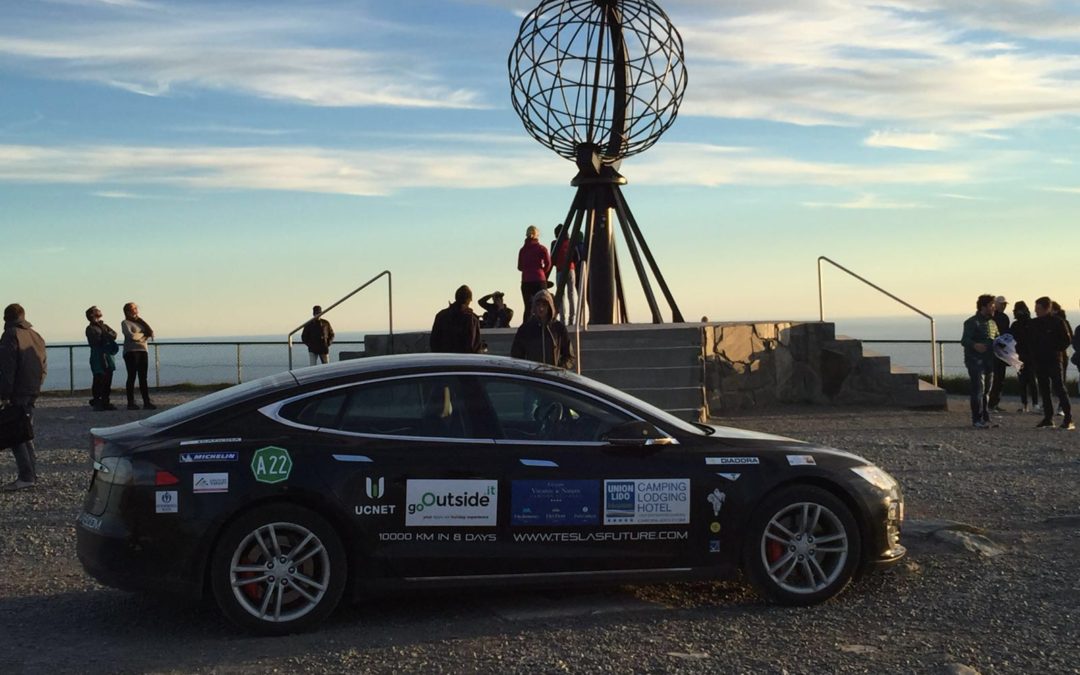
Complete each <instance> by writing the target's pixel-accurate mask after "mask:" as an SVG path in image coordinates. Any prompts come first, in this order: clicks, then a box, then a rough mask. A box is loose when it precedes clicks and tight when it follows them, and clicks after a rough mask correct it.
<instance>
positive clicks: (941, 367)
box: [938, 342, 945, 378]
mask: <svg viewBox="0 0 1080 675" xmlns="http://www.w3.org/2000/svg"><path fill="white" fill-rule="evenodd" d="M938 377H939V378H940V377H945V345H944V344H942V343H940V342H939V343H938Z"/></svg>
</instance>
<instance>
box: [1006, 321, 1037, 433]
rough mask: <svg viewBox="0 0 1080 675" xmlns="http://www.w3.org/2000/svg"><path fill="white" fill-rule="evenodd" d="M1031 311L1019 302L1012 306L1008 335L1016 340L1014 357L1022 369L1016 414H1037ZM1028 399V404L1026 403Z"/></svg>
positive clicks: (1019, 377)
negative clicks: (1018, 359) (1022, 365)
mask: <svg viewBox="0 0 1080 675" xmlns="http://www.w3.org/2000/svg"><path fill="white" fill-rule="evenodd" d="M1030 333H1031V310H1030V309H1028V306H1027V303H1026V302H1024V301H1023V300H1021V301H1020V302H1017V303H1016V304H1014V305H1013V322H1012V325H1011V326H1009V334H1010V335H1012V336H1013V338H1014V339H1015V340H1016V355H1017V356H1019V357H1020V362H1021V363H1023V364H1024V367H1023V368H1021V369H1020V373H1019V375H1018V379H1019V380H1020V409H1019V410H1017V412H1022V413H1026V412H1038V410H1037V408H1038V407H1039V386H1038V384H1036V382H1035V356H1034V354H1033V353H1032V350H1031V334H1030ZM1029 399H1030V403H1029V402H1028V401H1029Z"/></svg>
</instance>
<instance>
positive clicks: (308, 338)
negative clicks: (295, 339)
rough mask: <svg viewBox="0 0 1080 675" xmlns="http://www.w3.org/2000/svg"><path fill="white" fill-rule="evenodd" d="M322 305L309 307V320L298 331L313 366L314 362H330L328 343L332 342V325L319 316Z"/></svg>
mask: <svg viewBox="0 0 1080 675" xmlns="http://www.w3.org/2000/svg"><path fill="white" fill-rule="evenodd" d="M320 314H322V307H321V306H319V305H315V306H314V307H312V308H311V320H310V321H308V322H307V323H306V324H305V325H304V330H303V332H301V333H300V341H301V342H303V343H304V345H305V346H306V347H307V350H308V363H309V365H312V366H314V365H315V364H316V363H329V362H330V345H332V344H333V343H334V327H333V326H331V325H330V322H329V321H327V320H326V319H321V318H319V315H320Z"/></svg>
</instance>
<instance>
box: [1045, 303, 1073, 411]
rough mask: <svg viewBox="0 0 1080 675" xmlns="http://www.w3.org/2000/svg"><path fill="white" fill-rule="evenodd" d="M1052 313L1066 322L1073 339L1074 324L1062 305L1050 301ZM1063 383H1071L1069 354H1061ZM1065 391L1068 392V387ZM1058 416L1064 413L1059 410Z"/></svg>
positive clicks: (1066, 328)
mask: <svg viewBox="0 0 1080 675" xmlns="http://www.w3.org/2000/svg"><path fill="white" fill-rule="evenodd" d="M1050 313H1051V314H1052V315H1054V316H1059V317H1061V320H1062V321H1064V322H1065V330H1067V331H1069V336H1070V337H1072V334H1073V328H1072V324H1071V323H1069V317H1068V316H1067V315H1066V314H1065V310H1064V309H1063V308H1062V307H1061V305H1060V304H1058V302H1057V301H1056V300H1051V301H1050ZM1061 381H1062V382H1066V383H1067V382H1068V381H1069V354H1068V352H1061ZM1065 390H1066V391H1068V387H1066V389H1065ZM1058 414H1059V415H1060V414H1062V411H1061V410H1060V409H1059V410H1058Z"/></svg>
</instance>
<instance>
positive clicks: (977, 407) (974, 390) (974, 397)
mask: <svg viewBox="0 0 1080 675" xmlns="http://www.w3.org/2000/svg"><path fill="white" fill-rule="evenodd" d="M965 365H967V371H968V377H970V378H971V422H972V424H974V423H975V422H989V421H990V411H989V405H988V404H989V393H990V386H991V385H992V384H993V383H994V367H993V365H991V364H990V363H986V362H983V361H978V362H975V363H968V364H965Z"/></svg>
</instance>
